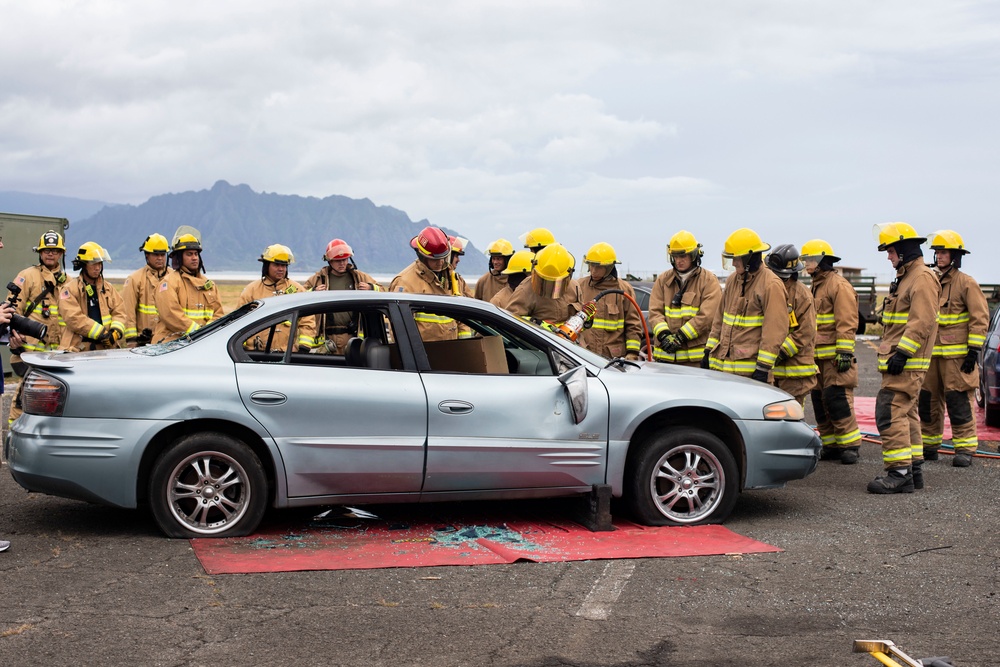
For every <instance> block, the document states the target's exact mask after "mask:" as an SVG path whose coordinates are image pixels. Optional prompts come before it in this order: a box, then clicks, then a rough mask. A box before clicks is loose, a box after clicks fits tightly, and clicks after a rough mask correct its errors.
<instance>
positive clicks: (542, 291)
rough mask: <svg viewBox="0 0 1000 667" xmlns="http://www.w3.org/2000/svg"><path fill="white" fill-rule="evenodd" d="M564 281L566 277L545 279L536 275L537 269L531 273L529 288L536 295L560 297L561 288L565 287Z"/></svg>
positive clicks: (550, 297) (549, 297) (551, 297)
mask: <svg viewBox="0 0 1000 667" xmlns="http://www.w3.org/2000/svg"><path fill="white" fill-rule="evenodd" d="M566 282H567V279H566V278H562V279H560V280H546V279H545V278H543V277H541V276H540V275H538V272H537V271H533V272H532V273H531V290H532V291H533V292H534V293H535V294H537V295H538V296H542V297H545V298H547V299H558V298H559V297H561V296H562V294H563V290H564V289H565V286H566Z"/></svg>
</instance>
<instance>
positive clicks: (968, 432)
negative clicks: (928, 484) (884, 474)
mask: <svg viewBox="0 0 1000 667" xmlns="http://www.w3.org/2000/svg"><path fill="white" fill-rule="evenodd" d="M930 241H931V243H930V247H931V249H932V250H934V264H935V269H936V271H937V273H938V278H939V279H940V282H941V297H940V300H939V302H938V316H937V322H938V331H937V339H936V340H935V343H934V350H933V352H932V356H931V365H930V368H929V369H928V370H927V375H925V376H924V384H923V387H922V388H921V389H920V396H919V399H918V404H917V413H918V415H919V416H920V430H921V433H922V438H923V450H924V458H925V459H927V460H930V461H936V460H937V459H938V447H940V446H941V438H942V434H943V433H944V412H945V409H947V411H948V419H949V420H950V421H951V436H952V437H951V441H952V444H953V445H954V446H955V456H954V458H952V460H951V464H952V465H953V466H955V467H956V468H967V467H969V466H970V465H972V456H973V454H975V453H976V449H977V448H978V447H979V439H978V437H977V434H976V419H975V416H974V415H975V412H974V411H973V405H972V402H973V400H975V392H976V387H977V386H979V371H978V369H977V368H976V360H977V359H978V358H979V351H980V350H981V349H982V347H983V344H984V343H985V342H986V328H987V326H988V325H989V320H990V310H989V306H988V305H987V303H986V296H985V295H984V294H983V291H982V289H980V287H979V284H978V283H977V282H976V281H975V280H974V279H973V278H972V277H971V276H970V275H969V274H967V273H964V272H963V271H962V269H961V267H962V256H963V255H967V254H968V253H969V251H968V250H967V249H966V247H965V242H964V241H963V240H962V237H961V236H959V235H958V233H957V232H955V231H952V230H950V229H947V230H943V231H940V232H935V233H934V234H932V235H931V237H930Z"/></svg>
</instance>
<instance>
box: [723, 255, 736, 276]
mask: <svg viewBox="0 0 1000 667" xmlns="http://www.w3.org/2000/svg"><path fill="white" fill-rule="evenodd" d="M734 259H735V258H734V257H733V256H732V255H730V254H729V253H725V252H724V253H722V270H723V271H726V272H731V271H733V270H735V269H736V266H735V265H734V264H733V260H734Z"/></svg>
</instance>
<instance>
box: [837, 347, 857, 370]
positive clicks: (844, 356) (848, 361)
mask: <svg viewBox="0 0 1000 667" xmlns="http://www.w3.org/2000/svg"><path fill="white" fill-rule="evenodd" d="M853 362H854V355H853V354H851V353H849V352H838V353H837V372H838V373H846V372H847V371H849V370H851V366H852V365H853Z"/></svg>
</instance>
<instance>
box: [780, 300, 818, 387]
mask: <svg viewBox="0 0 1000 667" xmlns="http://www.w3.org/2000/svg"><path fill="white" fill-rule="evenodd" d="M782 282H783V283H784V285H785V291H786V294H787V298H788V335H786V336H785V340H784V341H783V342H782V343H781V350H782V351H783V352H784V353H785V354H786V355H787V356H788V358H787V359H785V360H784V361H782V362H781V363H777V364H775V366H774V377H775V378H805V377H810V376H813V375H816V374H818V373H819V367H818V366H816V361H815V359H814V349H815V342H814V341H815V337H816V307H815V305H813V296H812V293H811V292H810V291H809V289H808V288H807V287H806V286H805V285H803V284H802V283H800V282H799V281H798V280H788V281H782ZM792 315H794V316H795V317H794V321H793V318H792Z"/></svg>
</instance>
